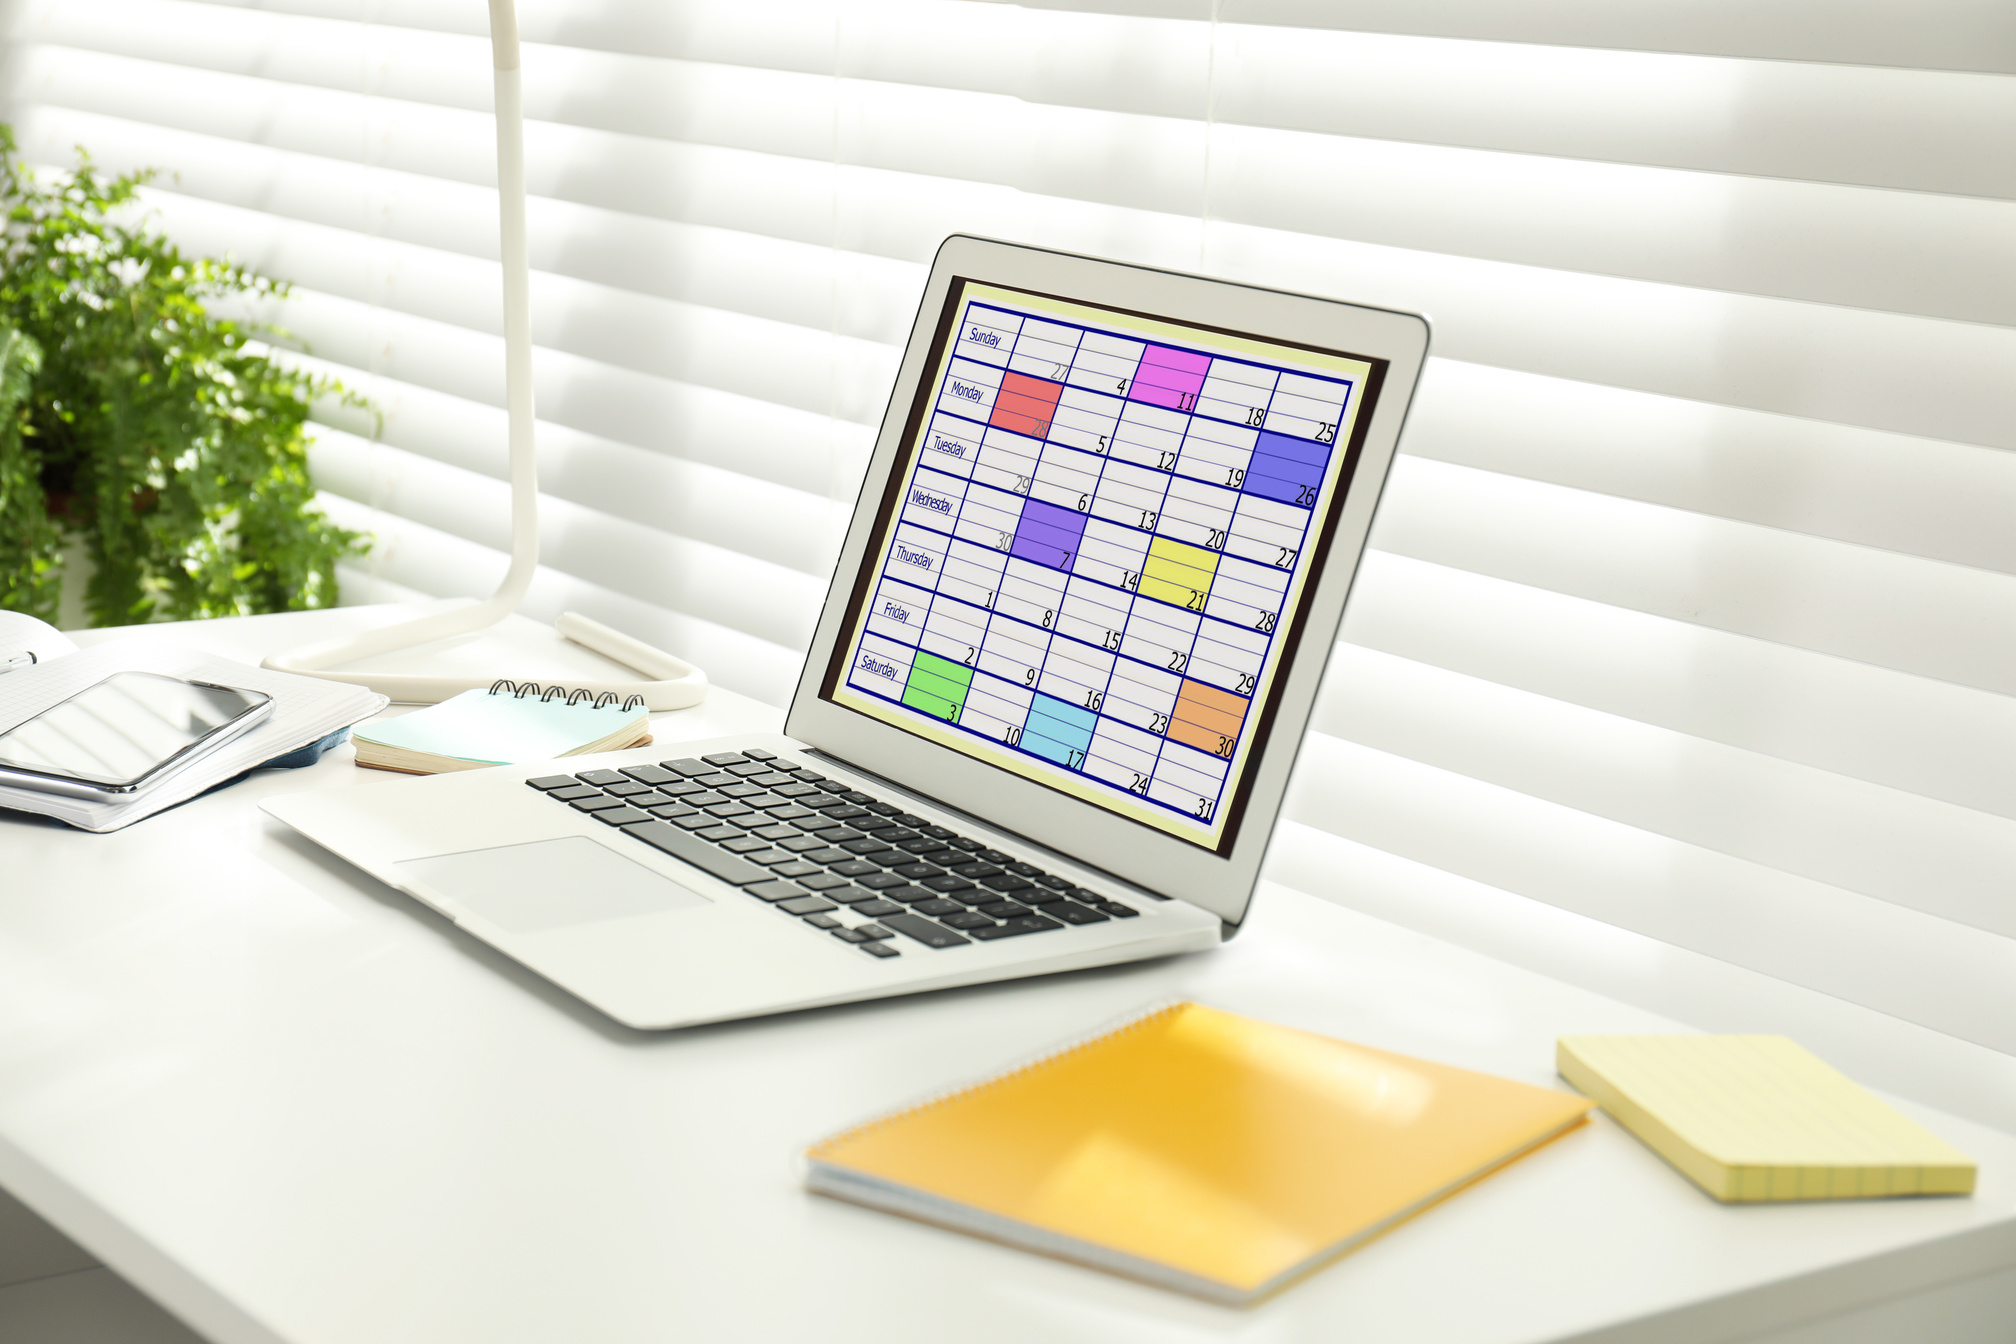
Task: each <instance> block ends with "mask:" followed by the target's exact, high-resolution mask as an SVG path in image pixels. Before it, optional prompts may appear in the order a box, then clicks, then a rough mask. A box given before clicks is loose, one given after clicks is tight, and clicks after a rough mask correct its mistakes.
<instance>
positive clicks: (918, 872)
mask: <svg viewBox="0 0 2016 1344" xmlns="http://www.w3.org/2000/svg"><path fill="white" fill-rule="evenodd" d="M890 871H891V872H893V873H895V874H896V875H897V876H899V877H907V878H909V879H910V880H911V881H912V882H922V881H923V880H924V879H925V878H927V877H937V876H938V875H939V874H941V873H943V872H944V871H945V870H944V869H943V868H940V867H939V866H938V865H937V864H935V863H903V864H898V865H897V866H896V867H895V868H892V869H891V870H890Z"/></svg>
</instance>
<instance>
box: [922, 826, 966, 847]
mask: <svg viewBox="0 0 2016 1344" xmlns="http://www.w3.org/2000/svg"><path fill="white" fill-rule="evenodd" d="M924 834H926V835H928V836H930V837H931V838H932V839H933V840H948V841H953V842H955V843H956V842H957V841H958V839H959V837H958V836H956V835H954V834H953V833H952V832H950V831H948V830H946V829H945V828H944V827H943V826H926V827H925V828H924Z"/></svg>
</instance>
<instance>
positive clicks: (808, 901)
mask: <svg viewBox="0 0 2016 1344" xmlns="http://www.w3.org/2000/svg"><path fill="white" fill-rule="evenodd" d="M777 908H778V909H779V910H782V911H783V912H784V913H785V914H787V915H823V914H825V913H826V912H827V911H828V910H838V909H839V908H840V907H839V906H837V905H835V904H833V902H831V901H829V900H827V899H825V898H824V897H821V896H800V897H798V898H797V899H796V900H791V901H779V902H777Z"/></svg>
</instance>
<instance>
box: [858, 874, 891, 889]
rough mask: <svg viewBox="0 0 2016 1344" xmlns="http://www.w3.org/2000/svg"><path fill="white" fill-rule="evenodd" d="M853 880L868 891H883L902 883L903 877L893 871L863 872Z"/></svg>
mask: <svg viewBox="0 0 2016 1344" xmlns="http://www.w3.org/2000/svg"><path fill="white" fill-rule="evenodd" d="M854 880H855V881H856V882H858V883H860V884H861V885H862V886H864V887H866V888H868V889H869V890H870V891H884V890H887V889H888V888H890V887H900V886H902V885H903V879H902V878H900V877H898V876H896V874H894V873H863V874H862V875H861V876H859V877H857V878H855V879H854Z"/></svg>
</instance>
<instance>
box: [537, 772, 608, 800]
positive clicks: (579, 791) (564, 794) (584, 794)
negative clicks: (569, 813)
mask: <svg viewBox="0 0 2016 1344" xmlns="http://www.w3.org/2000/svg"><path fill="white" fill-rule="evenodd" d="M567 784H568V787H567V788H564V789H555V790H553V791H552V792H551V793H549V794H547V795H546V796H547V797H548V798H558V799H559V800H560V801H561V802H563V803H571V802H573V801H574V800H575V799H577V798H600V797H601V796H602V790H600V789H594V788H590V787H589V786H588V785H586V784H576V783H575V782H574V781H573V779H571V778H569V779H568V781H567Z"/></svg>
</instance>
